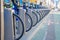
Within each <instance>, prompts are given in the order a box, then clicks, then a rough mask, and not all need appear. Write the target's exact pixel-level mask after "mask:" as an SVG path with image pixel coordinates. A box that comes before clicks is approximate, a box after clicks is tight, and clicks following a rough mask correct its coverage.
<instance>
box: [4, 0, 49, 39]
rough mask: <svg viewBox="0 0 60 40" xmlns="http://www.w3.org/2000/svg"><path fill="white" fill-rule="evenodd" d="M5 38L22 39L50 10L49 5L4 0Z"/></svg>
mask: <svg viewBox="0 0 60 40" xmlns="http://www.w3.org/2000/svg"><path fill="white" fill-rule="evenodd" d="M3 6H4V40H20V39H21V38H22V37H23V35H24V33H25V32H28V31H30V30H31V29H32V28H33V27H34V26H36V25H37V23H39V22H40V21H41V20H42V19H43V18H44V17H45V16H46V15H47V14H48V13H49V12H50V9H48V7H44V6H42V5H37V4H33V3H29V4H28V3H26V2H23V4H22V5H20V2H19V0H11V1H9V2H5V1H4V5H3Z"/></svg>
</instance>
